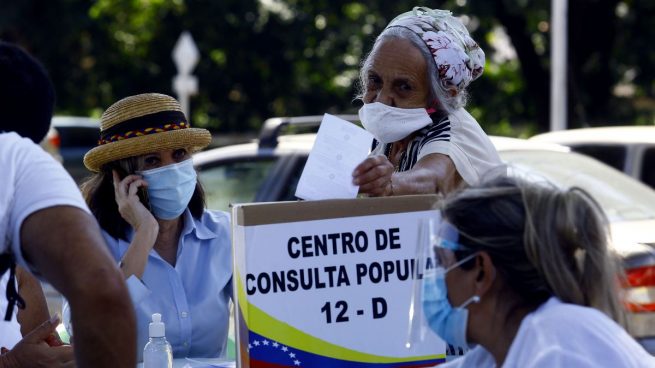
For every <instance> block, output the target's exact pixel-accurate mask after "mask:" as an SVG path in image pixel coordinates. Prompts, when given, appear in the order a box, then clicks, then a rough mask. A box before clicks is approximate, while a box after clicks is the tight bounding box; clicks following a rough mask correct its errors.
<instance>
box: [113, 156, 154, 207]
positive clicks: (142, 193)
mask: <svg viewBox="0 0 655 368" xmlns="http://www.w3.org/2000/svg"><path fill="white" fill-rule="evenodd" d="M127 164H128V171H127V172H126V171H125V170H124V169H123V168H122V167H121V166H120V165H116V167H114V169H115V170H116V172H118V176H119V177H120V179H121V180H123V179H125V177H126V176H128V175H132V174H136V171H137V169H136V167H134V164H133V162H132V161H131V160H128V163H127ZM137 196H138V197H139V200H140V201H141V203H143V205H144V206H145V207H146V208H147V209H148V210H150V201H149V200H148V190H147V189H146V188H145V187H139V189H138V191H137Z"/></svg>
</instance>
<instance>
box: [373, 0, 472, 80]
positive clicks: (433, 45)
mask: <svg viewBox="0 0 655 368" xmlns="http://www.w3.org/2000/svg"><path fill="white" fill-rule="evenodd" d="M391 27H404V28H407V29H409V30H410V31H412V32H414V33H416V34H417V35H418V36H419V37H420V38H421V39H422V40H423V41H424V42H425V44H426V45H427V46H428V49H429V50H430V53H431V54H432V56H433V58H434V62H435V63H436V65H437V72H438V73H439V81H440V82H441V84H442V86H443V87H444V88H445V89H448V88H450V87H455V88H457V92H458V93H459V92H461V91H462V90H464V89H465V88H466V87H467V86H468V85H469V84H470V83H471V82H472V81H474V80H476V79H477V78H478V77H479V76H480V75H482V72H483V71H484V51H482V49H481V48H480V46H478V44H477V43H476V42H475V41H474V40H473V39H472V38H471V36H470V35H469V32H468V30H467V29H466V27H464V24H462V22H461V21H460V20H459V19H457V18H455V17H453V15H452V13H451V12H450V11H447V10H439V9H430V8H426V7H418V6H417V7H415V8H414V9H412V10H411V11H408V12H407V13H403V14H400V15H399V16H397V17H396V18H394V20H392V21H391V23H389V25H388V26H387V27H386V28H385V29H387V28H391Z"/></svg>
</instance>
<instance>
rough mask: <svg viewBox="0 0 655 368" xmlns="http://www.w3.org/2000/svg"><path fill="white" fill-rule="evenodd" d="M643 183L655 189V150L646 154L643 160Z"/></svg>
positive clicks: (650, 149) (651, 149)
mask: <svg viewBox="0 0 655 368" xmlns="http://www.w3.org/2000/svg"><path fill="white" fill-rule="evenodd" d="M641 181H643V182H644V183H646V184H647V185H650V187H651V188H654V189H655V148H649V149H647V150H646V151H645V152H644V157H643V159H642V160H641Z"/></svg>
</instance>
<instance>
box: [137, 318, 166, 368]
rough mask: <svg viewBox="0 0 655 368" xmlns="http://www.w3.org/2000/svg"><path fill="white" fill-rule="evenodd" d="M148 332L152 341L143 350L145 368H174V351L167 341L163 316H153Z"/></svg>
mask: <svg viewBox="0 0 655 368" xmlns="http://www.w3.org/2000/svg"><path fill="white" fill-rule="evenodd" d="M148 331H149V333H150V340H149V341H148V343H147V344H146V346H145V348H144V349H143V368H172V367H173V349H172V348H171V344H169V343H168V341H166V336H165V332H166V327H165V326H164V322H162V321H161V314H159V313H155V314H153V315H152V322H150V325H149V326H148Z"/></svg>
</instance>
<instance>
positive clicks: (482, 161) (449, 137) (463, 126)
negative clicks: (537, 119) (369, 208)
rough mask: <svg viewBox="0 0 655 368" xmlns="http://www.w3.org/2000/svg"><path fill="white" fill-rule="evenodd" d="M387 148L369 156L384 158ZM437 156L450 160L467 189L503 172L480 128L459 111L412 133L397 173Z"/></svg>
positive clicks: (468, 116) (489, 141)
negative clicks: (429, 157) (441, 155)
mask: <svg viewBox="0 0 655 368" xmlns="http://www.w3.org/2000/svg"><path fill="white" fill-rule="evenodd" d="M390 148H391V144H378V145H377V146H376V147H375V148H374V149H373V151H372V152H371V155H379V154H385V153H386V152H388V151H389V150H390ZM432 153H440V154H443V155H446V156H448V157H450V159H451V160H453V164H454V165H455V168H456V169H457V172H458V173H459V175H460V176H461V177H462V179H464V181H465V182H466V183H467V184H468V185H477V184H479V183H480V182H481V181H482V180H483V179H490V178H491V175H499V174H505V173H506V172H507V170H506V166H505V164H503V162H502V160H501V159H500V156H499V155H498V152H497V151H496V148H495V147H494V145H493V143H491V139H489V136H487V134H486V133H485V132H484V130H482V127H480V124H478V122H477V121H475V119H474V118H473V116H471V114H469V113H468V112H467V111H466V110H464V109H463V108H460V109H457V110H456V111H455V112H453V113H452V114H449V115H448V116H447V117H445V116H444V117H443V118H441V120H439V121H435V122H433V123H432V124H430V125H428V126H426V127H425V128H423V129H421V130H419V131H418V132H415V136H414V138H413V139H412V141H411V142H410V143H409V145H408V147H407V149H406V151H405V154H404V155H403V157H402V158H401V159H400V163H399V165H398V171H406V170H410V169H412V168H413V167H414V165H415V164H416V163H417V162H418V161H419V160H420V159H422V158H423V157H425V156H427V155H429V154H432Z"/></svg>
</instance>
